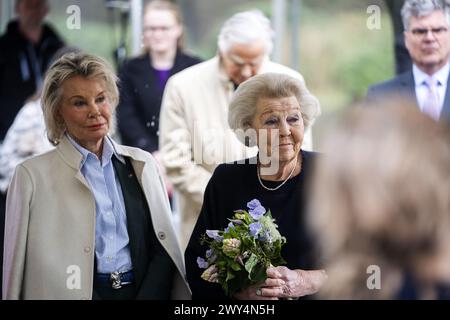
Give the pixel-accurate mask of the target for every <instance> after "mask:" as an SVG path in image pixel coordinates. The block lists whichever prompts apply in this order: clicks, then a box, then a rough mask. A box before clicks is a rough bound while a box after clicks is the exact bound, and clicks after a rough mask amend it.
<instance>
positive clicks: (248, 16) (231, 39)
mask: <svg viewBox="0 0 450 320" xmlns="http://www.w3.org/2000/svg"><path fill="white" fill-rule="evenodd" d="M273 37H274V31H273V29H272V27H271V25H270V20H269V19H268V18H267V17H266V16H265V15H264V14H263V13H262V12H261V11H259V10H250V11H244V12H239V13H236V14H235V15H233V16H232V17H231V18H229V19H228V20H227V21H225V23H224V24H223V26H222V28H221V30H220V33H219V37H218V41H217V45H218V47H219V51H220V52H222V53H225V52H228V51H229V50H230V49H231V47H232V46H233V45H236V44H251V43H254V42H255V41H257V40H262V41H263V42H264V45H265V48H266V50H265V52H266V54H267V55H269V54H270V53H271V52H272V49H273Z"/></svg>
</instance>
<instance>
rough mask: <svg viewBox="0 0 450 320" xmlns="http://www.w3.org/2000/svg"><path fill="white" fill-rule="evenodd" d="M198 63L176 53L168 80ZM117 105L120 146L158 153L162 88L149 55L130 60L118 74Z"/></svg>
mask: <svg viewBox="0 0 450 320" xmlns="http://www.w3.org/2000/svg"><path fill="white" fill-rule="evenodd" d="M200 61H201V60H200V59H199V58H197V57H193V56H190V55H188V54H186V53H184V52H182V51H178V52H177V55H176V57H175V62H174V65H173V68H172V69H171V70H170V76H172V75H173V74H175V73H177V72H179V71H181V70H183V69H186V68H187V67H190V66H192V65H194V64H197V63H199V62H200ZM119 78H120V102H119V106H118V109H117V116H118V117H117V118H118V125H119V131H120V135H121V137H122V143H123V144H125V145H130V146H133V147H138V148H141V149H144V150H146V151H148V152H154V151H156V150H158V130H159V111H160V108H161V101H162V96H163V92H164V88H162V87H161V86H160V83H159V79H158V75H157V73H156V70H155V69H154V68H153V67H152V64H151V59H150V56H149V55H148V54H144V55H141V56H139V57H137V58H133V59H130V60H128V61H126V62H125V63H124V65H123V66H122V68H121V70H120V71H119Z"/></svg>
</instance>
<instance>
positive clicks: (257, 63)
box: [226, 54, 264, 69]
mask: <svg viewBox="0 0 450 320" xmlns="http://www.w3.org/2000/svg"><path fill="white" fill-rule="evenodd" d="M226 58H228V60H230V61H231V62H232V63H233V64H234V65H235V66H236V67H238V68H244V67H245V66H247V65H248V66H250V68H252V69H253V68H258V67H259V66H260V65H261V63H262V62H263V60H264V56H261V57H258V58H256V59H255V60H252V61H248V62H246V61H244V60H243V59H242V58H240V57H238V56H236V55H233V54H228V55H226Z"/></svg>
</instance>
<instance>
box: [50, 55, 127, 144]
mask: <svg viewBox="0 0 450 320" xmlns="http://www.w3.org/2000/svg"><path fill="white" fill-rule="evenodd" d="M75 76H82V77H84V78H87V79H96V80H97V79H98V80H103V81H105V86H106V88H105V89H106V92H107V96H108V99H109V101H110V103H111V107H112V111H113V115H112V117H111V121H112V123H111V124H110V133H111V134H113V133H114V130H115V114H114V111H115V109H116V107H117V104H118V102H119V91H118V88H117V77H116V75H115V73H114V71H113V69H112V67H111V65H110V64H109V63H108V62H106V61H105V60H104V59H102V58H100V57H97V56H95V55H91V54H86V53H69V54H65V55H63V56H62V57H61V58H60V59H58V60H57V61H55V62H54V63H53V64H52V65H51V67H50V68H49V69H48V71H47V73H46V77H45V80H44V85H43V90H42V110H43V113H44V120H45V125H46V129H47V138H48V140H49V141H50V143H52V144H53V145H57V144H58V143H59V141H60V140H61V138H62V136H63V135H64V133H65V132H66V126H65V124H64V121H63V120H62V118H61V117H60V116H59V108H60V103H61V98H62V95H63V92H62V91H63V90H62V86H63V83H64V82H65V81H66V80H68V79H70V78H72V77H75Z"/></svg>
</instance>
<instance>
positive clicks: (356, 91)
mask: <svg viewBox="0 0 450 320" xmlns="http://www.w3.org/2000/svg"><path fill="white" fill-rule="evenodd" d="M389 1H394V0H387V1H386V2H385V1H382V0H378V1H377V0H339V1H330V0H247V1H243V0H177V1H174V2H176V3H178V4H179V5H180V6H181V8H182V10H183V15H184V20H185V21H184V25H185V46H186V47H187V48H188V49H189V51H191V52H193V53H195V54H197V55H199V56H200V57H202V58H204V59H208V58H210V57H212V56H213V55H214V54H215V51H216V39H217V34H218V31H219V28H220V26H221V25H222V23H223V22H224V21H225V20H226V19H227V18H228V17H230V16H231V15H232V14H233V13H235V12H238V11H243V10H247V9H251V8H257V9H260V10H262V11H263V12H264V13H265V14H266V15H268V16H269V17H270V18H271V19H272V21H273V25H274V27H275V29H276V38H277V39H276V47H275V50H274V60H276V61H278V62H281V63H283V64H285V65H288V66H291V67H293V68H294V69H297V70H298V71H300V72H301V73H302V74H303V76H304V77H305V80H306V83H307V86H308V87H309V89H310V90H311V92H312V93H313V94H315V95H316V96H317V97H318V98H319V100H320V102H321V105H322V112H323V114H322V117H321V118H320V119H319V120H318V121H317V122H316V124H315V126H314V136H315V142H316V147H317V148H318V149H320V144H321V137H322V136H323V133H324V130H325V128H326V127H328V125H329V121H333V119H335V117H336V115H337V114H339V111H341V110H342V109H344V108H347V107H349V106H351V105H352V104H353V103H354V102H356V101H358V100H360V99H361V98H363V97H364V96H365V94H366V90H367V87H368V86H369V85H370V84H373V83H375V82H379V81H381V80H385V79H388V78H390V77H392V76H393V75H394V73H395V67H394V49H393V43H394V40H393V38H394V35H393V31H392V22H391V19H390V15H389V11H388V10H387V6H386V3H388V4H389ZM143 2H145V1H141V0H129V1H105V0H89V1H87V0H78V1H76V0H49V3H50V5H51V12H50V14H49V16H48V18H47V20H48V21H49V22H50V23H52V25H53V27H54V28H55V29H56V30H57V31H58V32H59V34H60V35H61V36H62V37H63V38H64V40H65V41H66V42H67V43H68V44H72V45H75V46H78V47H79V48H81V49H82V50H84V51H87V52H90V53H95V54H99V55H101V56H103V57H105V58H107V59H108V60H110V61H111V62H112V63H114V64H116V66H117V62H118V58H119V60H120V58H121V57H122V58H123V57H125V56H132V55H135V54H136V53H137V52H139V43H138V42H139V39H140V35H139V31H140V30H139V24H140V22H139V21H138V20H139V17H138V13H136V10H134V11H133V8H135V7H136V6H137V7H139V6H141V7H142V6H143ZM73 5H76V6H78V7H79V8H80V28H79V29H73V28H69V27H68V25H67V21H68V18H69V17H70V16H71V15H72V14H73V11H70V10H73V8H72V9H71V7H70V6H73ZM371 5H376V6H378V7H379V8H380V19H381V20H380V21H379V28H378V27H377V28H374V29H372V28H369V27H368V25H367V23H368V20H369V19H373V16H372V14H373V12H368V7H369V6H371ZM0 10H1V11H0V32H1V33H3V32H4V30H5V27H6V24H7V22H8V20H9V19H10V18H11V17H13V16H14V0H0ZM133 15H134V16H133ZM133 22H134V24H135V25H134V27H133ZM136 23H139V24H138V25H137V26H136Z"/></svg>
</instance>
